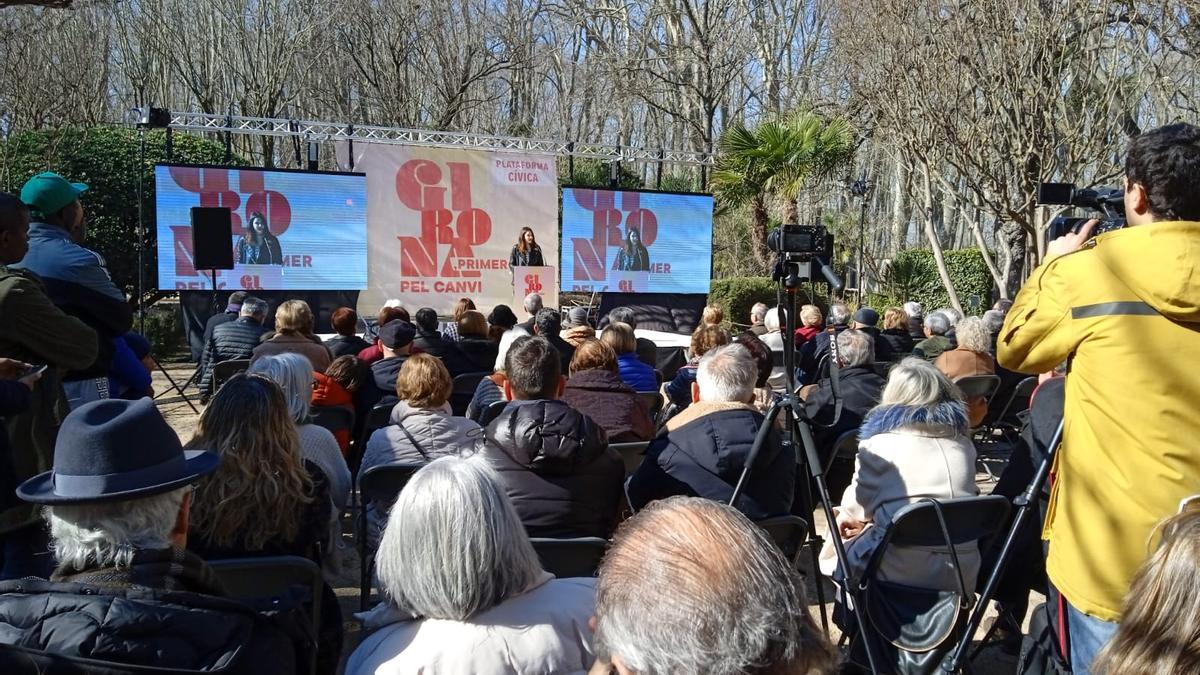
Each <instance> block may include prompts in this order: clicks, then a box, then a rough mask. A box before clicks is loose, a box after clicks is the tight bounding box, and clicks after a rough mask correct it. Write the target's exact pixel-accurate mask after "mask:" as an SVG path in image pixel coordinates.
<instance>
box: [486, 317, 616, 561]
mask: <svg viewBox="0 0 1200 675" xmlns="http://www.w3.org/2000/svg"><path fill="white" fill-rule="evenodd" d="M543 311H545V310H543ZM558 356H559V354H558V351H557V350H556V349H554V347H553V346H552V345H551V344H550V342H549V341H548V340H546V339H545V338H543V337H522V338H518V339H517V341H516V342H514V343H513V347H512V349H510V350H509V351H508V363H507V364H506V367H505V369H504V371H505V374H506V375H507V379H506V380H505V381H504V393H505V398H507V399H509V400H510V401H512V402H511V403H509V404H508V407H507V408H505V409H504V412H502V413H500V415H499V416H498V417H497V418H496V419H494V420H492V422H491V424H489V425H488V427H487V444H486V445H485V446H484V447H483V449H482V450H481V453H482V454H483V455H484V456H485V457H486V458H487V459H488V461H489V462H490V463H491V465H492V467H493V468H494V469H495V470H496V472H497V473H498V474H499V475H500V480H501V482H502V483H503V484H504V487H505V490H506V491H507V492H508V496H509V498H510V499H512V502H513V506H515V507H516V509H517V514H518V515H520V516H521V522H522V523H524V524H525V529H526V531H527V532H528V533H529V536H531V537H605V538H607V537H608V536H609V535H611V534H612V531H613V528H615V527H616V525H617V510H618V507H619V505H620V501H621V481H622V480H623V478H624V476H625V466H624V463H623V462H622V461H621V458H620V457H619V456H618V455H617V453H616V452H614V451H612V450H609V449H608V436H607V435H606V434H605V433H604V430H603V429H602V428H600V425H598V424H596V423H595V422H593V421H592V420H591V419H590V418H589V417H587V416H586V415H584V414H583V413H581V412H579V411H578V410H575V409H574V408H572V407H571V406H569V405H567V404H566V403H565V402H563V401H560V400H558V398H559V397H560V396H562V392H563V387H564V385H565V384H566V380H565V378H563V376H562V371H561V370H559V364H560V361H559V358H558Z"/></svg>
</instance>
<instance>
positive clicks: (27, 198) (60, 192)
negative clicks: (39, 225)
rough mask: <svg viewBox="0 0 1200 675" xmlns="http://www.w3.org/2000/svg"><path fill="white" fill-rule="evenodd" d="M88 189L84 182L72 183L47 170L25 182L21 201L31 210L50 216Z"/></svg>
mask: <svg viewBox="0 0 1200 675" xmlns="http://www.w3.org/2000/svg"><path fill="white" fill-rule="evenodd" d="M86 189H88V186H87V185H85V184H83V183H72V182H70V181H68V180H67V179H66V178H63V177H62V176H60V175H58V174H56V173H54V172H53V171H47V172H45V173H39V174H38V175H36V176H34V177H33V178H30V179H29V180H28V181H26V182H25V186H24V187H22V188H21V201H23V202H25V205H26V206H28V207H29V208H30V209H31V210H33V211H38V212H40V213H41V214H42V215H44V216H48V215H50V214H53V213H58V212H59V211H61V210H62V209H63V207H65V206H67V205H68V204H70V203H71V202H73V201H75V200H76V199H79V195H81V194H83V191H84V190H86Z"/></svg>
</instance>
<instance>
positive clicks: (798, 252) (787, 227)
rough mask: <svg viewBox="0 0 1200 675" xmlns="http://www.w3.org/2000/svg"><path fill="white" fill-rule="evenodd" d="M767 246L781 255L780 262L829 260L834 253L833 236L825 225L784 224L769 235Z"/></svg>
mask: <svg viewBox="0 0 1200 675" xmlns="http://www.w3.org/2000/svg"><path fill="white" fill-rule="evenodd" d="M767 246H768V247H770V249H771V250H772V251H775V252H776V253H777V254H779V258H780V260H786V261H789V262H790V261H796V262H800V261H805V260H811V259H813V258H814V257H816V258H822V259H824V260H828V259H829V255H830V254H831V253H832V252H833V235H832V234H830V233H829V230H828V229H827V228H826V227H825V226H823V225H795V224H784V225H780V226H779V228H778V229H776V230H771V233H770V234H768V235H767Z"/></svg>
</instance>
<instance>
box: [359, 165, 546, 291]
mask: <svg viewBox="0 0 1200 675" xmlns="http://www.w3.org/2000/svg"><path fill="white" fill-rule="evenodd" d="M353 147H354V170H355V171H364V172H366V174H367V195H368V198H369V199H368V207H367V223H368V240H369V249H370V253H369V266H370V279H369V284H368V286H367V288H366V289H365V290H364V292H363V293H361V294H360V295H359V300H358V310H359V313H360V314H367V315H373V314H375V313H376V312H377V311H378V310H379V308H380V307H381V306H382V305H383V303H384V302H385V301H386V300H388V299H389V298H397V299H399V300H400V302H401V303H403V305H404V306H405V307H406V308H407V309H408V310H409V311H410V312H413V311H415V310H417V309H418V308H421V307H432V308H434V309H435V310H437V311H438V313H440V314H443V315H446V314H449V313H450V312H451V311H452V310H453V308H454V303H455V302H456V301H457V300H458V299H459V298H460V297H468V298H471V299H472V300H474V301H475V304H476V306H477V307H478V308H479V310H480V311H482V312H484V313H485V314H486V313H487V312H489V311H490V310H491V309H492V308H493V307H494V306H495V305H498V304H505V305H509V304H511V303H512V301H513V279H512V273H511V271H510V270H509V269H508V259H509V254H510V252H511V251H512V247H513V245H514V244H516V243H517V234H518V233H519V232H520V231H521V228H522V227H526V226H528V227H530V228H532V229H533V232H534V235H535V236H536V238H537V242H538V244H539V245H540V246H541V248H542V256H543V264H545V265H548V266H551V267H557V266H558V178H557V177H558V171H557V168H556V166H555V161H554V158H553V157H549V156H541V155H527V154H516V153H496V152H487V151H480V150H457V149H444V148H423V147H413V146H404V145H388V144H367V143H355V144H354V146H353ZM346 151H347V144H345V143H343V144H341V145H340V147H339V152H338V156H339V161H340V163H341V164H342V166H348V163H347V162H346ZM545 302H546V305H547V306H557V303H558V298H557V294H555V295H554V297H548V298H546V300H545Z"/></svg>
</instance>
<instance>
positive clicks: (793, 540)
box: [754, 516, 808, 567]
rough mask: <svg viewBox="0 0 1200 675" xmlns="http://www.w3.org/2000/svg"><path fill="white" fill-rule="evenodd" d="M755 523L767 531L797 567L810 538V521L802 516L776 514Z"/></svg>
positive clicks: (793, 565) (785, 555)
mask: <svg viewBox="0 0 1200 675" xmlns="http://www.w3.org/2000/svg"><path fill="white" fill-rule="evenodd" d="M754 524H755V525H758V526H759V527H761V528H762V529H763V530H764V531H766V533H767V535H768V536H770V537H771V541H773V542H775V545H776V546H778V547H779V550H780V551H782V552H783V555H784V557H786V558H787V559H788V561H789V562H791V563H792V567H796V565H797V564H798V562H799V560H800V553H801V552H802V551H803V550H804V542H805V540H807V538H808V523H807V522H805V520H804V519H803V518H801V517H800V516H775V517H773V518H765V519H763V520H756V521H754Z"/></svg>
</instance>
